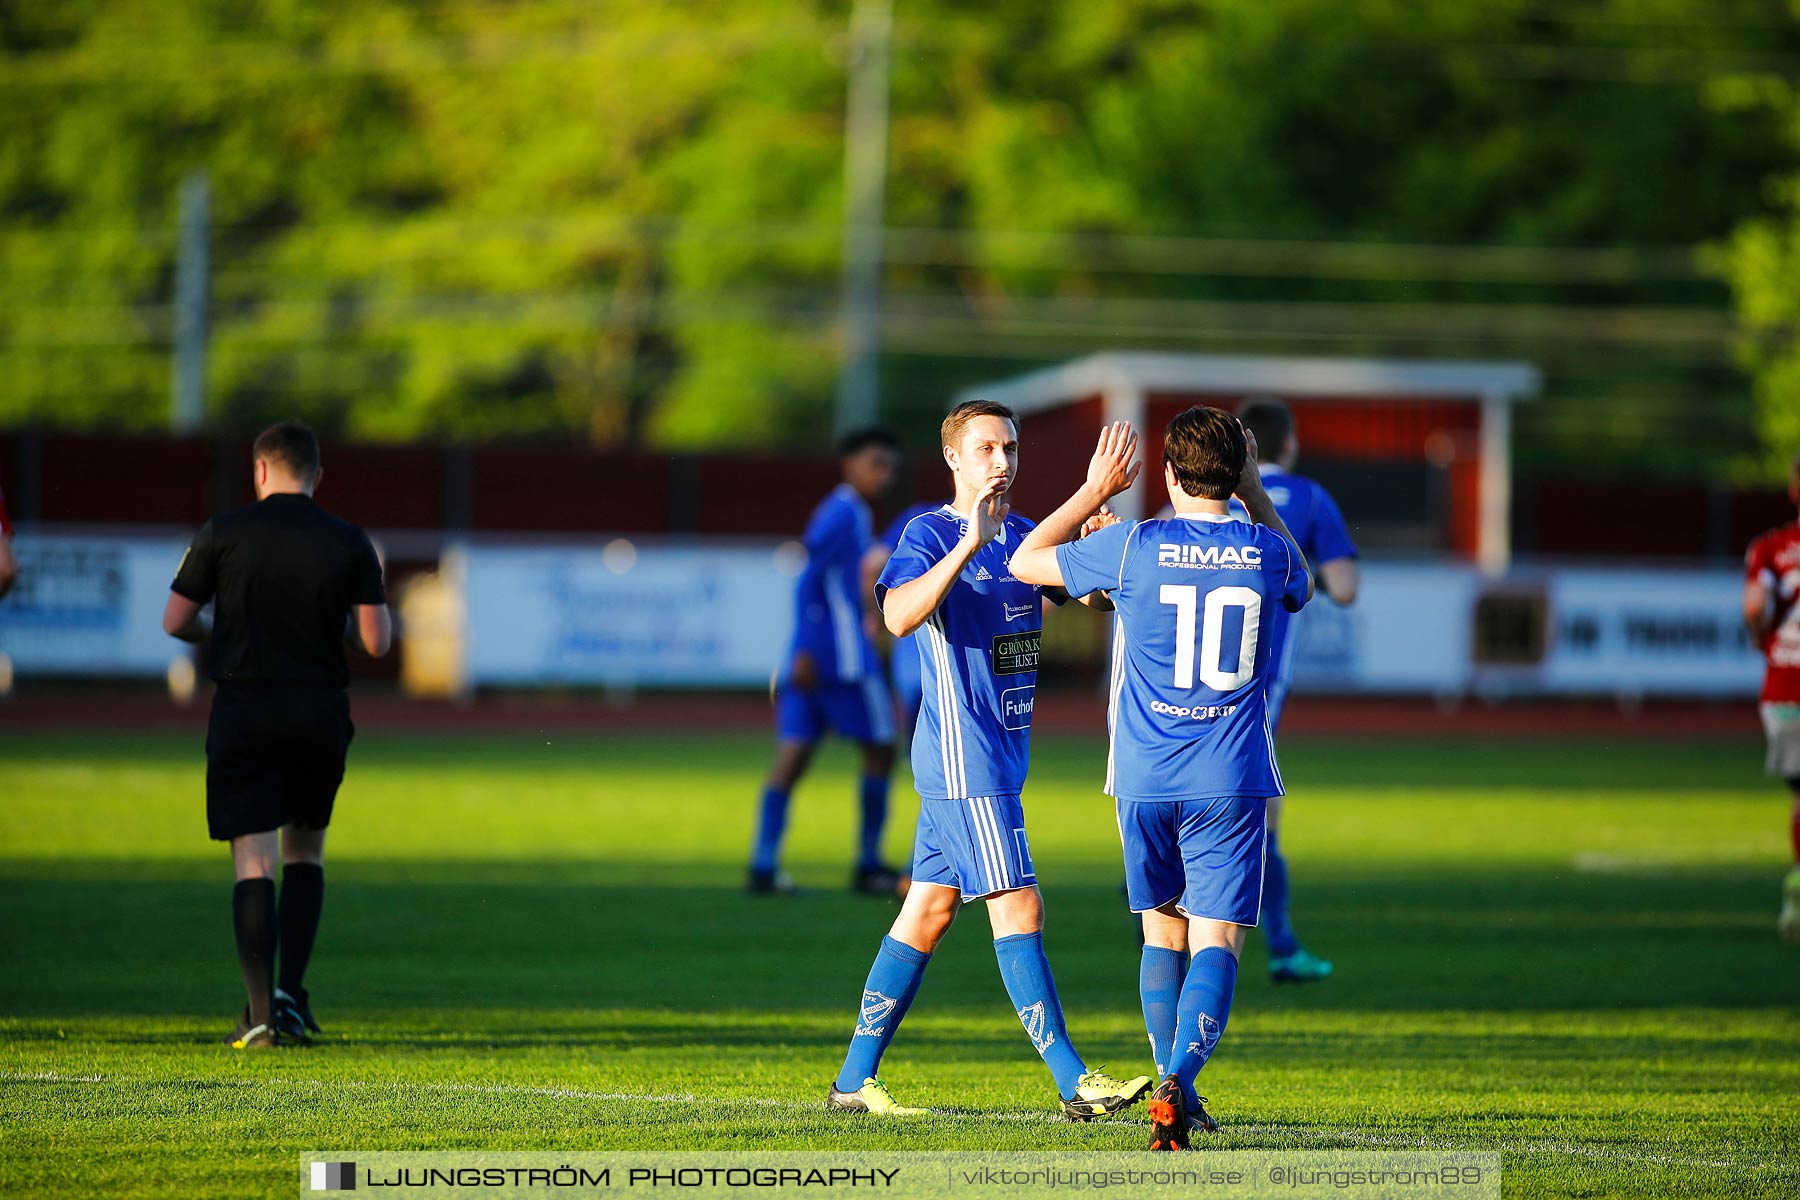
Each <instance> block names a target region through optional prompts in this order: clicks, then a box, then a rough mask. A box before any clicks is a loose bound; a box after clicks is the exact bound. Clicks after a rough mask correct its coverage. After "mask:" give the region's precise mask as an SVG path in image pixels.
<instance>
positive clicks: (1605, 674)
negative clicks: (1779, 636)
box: [1539, 569, 1763, 697]
mask: <svg viewBox="0 0 1800 1200" xmlns="http://www.w3.org/2000/svg"><path fill="white" fill-rule="evenodd" d="M1743 596H1744V584H1743V579H1742V577H1741V576H1740V575H1739V573H1738V572H1736V571H1731V570H1724V571H1608V570H1598V569H1569V570H1559V571H1557V572H1556V573H1555V574H1553V575H1551V576H1550V578H1549V597H1550V613H1551V623H1550V630H1549V633H1550V648H1549V653H1548V654H1547V655H1546V656H1545V661H1544V664H1543V668H1542V671H1541V673H1540V676H1539V682H1540V683H1541V684H1542V686H1543V688H1544V690H1546V691H1551V692H1623V693H1641V694H1644V695H1661V694H1677V695H1687V696H1693V695H1701V696H1720V697H1724V696H1754V695H1756V694H1757V692H1758V691H1759V690H1760V688H1761V686H1762V666H1763V663H1762V655H1761V654H1759V653H1758V652H1757V649H1756V647H1755V646H1753V645H1751V642H1750V635H1749V632H1748V631H1747V630H1745V628H1744V618H1743Z"/></svg>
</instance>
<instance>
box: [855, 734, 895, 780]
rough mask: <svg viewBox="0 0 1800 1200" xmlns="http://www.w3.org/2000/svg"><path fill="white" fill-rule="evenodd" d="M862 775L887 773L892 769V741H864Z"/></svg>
mask: <svg viewBox="0 0 1800 1200" xmlns="http://www.w3.org/2000/svg"><path fill="white" fill-rule="evenodd" d="M862 763H863V774H864V775H884V776H885V775H887V774H888V773H889V772H891V771H892V770H893V769H894V746H893V743H892V742H865V743H864V744H863V748H862Z"/></svg>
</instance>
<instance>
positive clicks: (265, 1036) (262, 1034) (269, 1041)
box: [225, 1006, 281, 1050]
mask: <svg viewBox="0 0 1800 1200" xmlns="http://www.w3.org/2000/svg"><path fill="white" fill-rule="evenodd" d="M225 1044H226V1045H227V1046H230V1047H231V1048H232V1049H233V1050H272V1049H274V1048H275V1047H276V1046H279V1045H281V1034H280V1033H279V1032H278V1031H277V1030H276V1028H275V1026H274V1025H273V1024H272V1023H271V1024H262V1025H257V1024H252V1023H251V1020H250V1009H249V1007H248V1006H246V1007H245V1008H244V1017H243V1020H241V1021H239V1022H238V1027H237V1028H236V1029H234V1030H232V1031H231V1036H230V1037H228V1038H226V1039H225Z"/></svg>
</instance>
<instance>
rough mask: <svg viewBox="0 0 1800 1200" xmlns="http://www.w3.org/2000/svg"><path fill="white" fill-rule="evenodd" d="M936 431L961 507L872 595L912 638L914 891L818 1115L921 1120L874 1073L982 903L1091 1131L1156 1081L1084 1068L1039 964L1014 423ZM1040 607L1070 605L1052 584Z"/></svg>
mask: <svg viewBox="0 0 1800 1200" xmlns="http://www.w3.org/2000/svg"><path fill="white" fill-rule="evenodd" d="M1116 432H1117V436H1116V437H1115V438H1114V440H1113V441H1111V442H1107V441H1103V442H1102V445H1101V449H1100V451H1099V452H1097V453H1096V454H1095V455H1094V459H1093V462H1092V463H1091V464H1090V466H1089V468H1088V474H1089V478H1090V479H1091V480H1093V481H1094V486H1095V487H1097V488H1100V489H1101V490H1107V489H1110V490H1107V494H1108V495H1112V494H1114V493H1116V492H1118V491H1121V490H1123V489H1124V488H1125V487H1126V486H1128V485H1129V484H1130V481H1131V474H1134V473H1135V468H1132V467H1131V466H1130V462H1131V447H1130V446H1129V445H1127V444H1126V438H1125V436H1124V431H1123V430H1122V429H1121V430H1119V431H1116ZM942 434H943V447H944V460H945V462H946V463H947V464H948V465H949V467H950V471H951V474H952V476H953V477H954V481H955V485H956V495H955V499H954V500H953V501H952V502H951V503H950V504H946V505H944V506H943V507H942V508H939V509H936V510H934V511H932V512H929V513H926V514H924V515H922V516H919V517H915V518H913V520H912V521H911V522H909V523H908V524H907V526H906V529H905V531H904V532H903V533H902V534H901V537H900V542H899V545H898V546H897V547H896V548H895V550H894V554H893V556H892V557H891V558H890V559H889V560H888V563H887V566H886V567H885V568H884V569H883V571H882V573H881V579H880V581H879V583H878V584H877V585H876V591H875V595H876V600H877V602H878V603H879V604H880V606H881V611H882V616H883V619H884V620H885V622H886V624H887V627H888V631H889V632H891V633H892V634H893V635H894V636H895V637H897V638H905V637H908V636H917V637H918V638H920V639H921V640H922V645H921V657H922V660H923V669H924V678H925V702H924V705H923V708H922V709H921V711H920V713H919V727H918V730H917V732H916V733H915V735H914V737H913V744H912V763H913V780H914V782H915V784H916V785H917V787H918V789H919V797H920V804H919V826H918V832H917V833H916V835H915V836H914V841H913V866H912V873H913V883H912V890H911V891H910V892H908V893H907V897H906V902H905V904H904V905H902V906H901V909H900V916H899V917H898V919H896V920H895V921H894V924H893V928H892V929H891V930H890V931H889V932H888V936H886V937H885V938H883V939H882V940H881V950H880V952H879V953H878V954H877V955H876V956H875V964H874V966H873V967H872V968H870V971H869V977H868V981H867V982H866V983H865V984H864V985H863V993H862V1005H861V1007H860V1009H859V1010H858V1013H857V1020H856V1027H855V1031H854V1033H852V1035H851V1037H850V1048H849V1052H848V1053H847V1054H846V1055H845V1057H844V1065H843V1067H842V1069H841V1070H840V1071H839V1072H838V1076H837V1078H836V1079H835V1080H833V1081H832V1084H831V1090H830V1092H829V1093H828V1095H827V1097H826V1107H827V1108H832V1109H838V1110H842V1111H848V1112H863V1113H879V1114H883V1115H890V1116H891V1115H908V1114H918V1113H921V1112H923V1111H924V1110H922V1109H917V1108H905V1107H902V1106H901V1105H899V1104H898V1103H896V1102H895V1100H894V1098H893V1096H892V1094H890V1093H889V1092H888V1090H887V1087H886V1086H885V1085H884V1084H883V1083H882V1082H881V1080H880V1078H879V1077H878V1075H877V1074H876V1072H877V1070H878V1068H879V1067H880V1063H881V1056H882V1053H883V1052H884V1051H885V1050H886V1049H887V1047H888V1044H889V1043H890V1042H891V1041H892V1040H893V1037H894V1033H895V1031H896V1030H897V1029H898V1028H899V1027H900V1022H901V1020H902V1019H903V1018H904V1017H905V1016H906V1011H907V1009H908V1007H909V1006H910V1005H911V1004H912V1001H913V997H914V996H915V995H916V994H917V993H918V990H919V983H920V981H921V980H923V978H924V976H925V967H926V964H928V963H929V962H930V961H931V954H932V951H933V950H935V949H936V948H937V944H938V942H939V941H940V940H941V939H942V938H943V936H944V934H945V933H946V932H947V931H948V930H949V928H950V923H951V921H952V920H954V919H955V917H956V913H957V910H958V909H959V908H960V907H961V906H962V905H963V904H966V903H967V902H969V901H971V900H979V899H985V900H986V901H987V909H988V919H989V922H990V923H991V924H992V926H993V930H994V954H995V956H996V957H997V958H998V959H999V962H1000V975H1001V978H1002V979H1003V980H1004V982H1005V984H1006V991H1007V994H1008V995H1009V996H1010V997H1011V998H1012V1005H1013V1009H1014V1010H1015V1011H1016V1012H1017V1013H1018V1015H1019V1020H1020V1022H1021V1023H1022V1024H1023V1025H1024V1026H1025V1032H1026V1035H1027V1036H1028V1037H1029V1038H1030V1039H1031V1044H1032V1046H1033V1047H1035V1048H1036V1050H1037V1052H1038V1053H1039V1054H1040V1055H1042V1056H1043V1059H1044V1063H1045V1065H1047V1066H1048V1067H1049V1068H1050V1072H1051V1074H1052V1075H1053V1076H1054V1077H1055V1079H1056V1087H1057V1091H1058V1093H1059V1094H1060V1095H1061V1097H1062V1107H1063V1113H1064V1115H1066V1116H1067V1117H1069V1118H1070V1119H1071V1120H1077V1121H1089V1120H1093V1119H1094V1118H1096V1117H1103V1116H1106V1115H1108V1114H1110V1113H1114V1112H1118V1111H1120V1110H1121V1109H1124V1108H1126V1107H1129V1106H1130V1105H1131V1104H1134V1103H1136V1102H1137V1101H1138V1100H1139V1099H1141V1098H1142V1097H1143V1095H1144V1093H1146V1092H1147V1091H1149V1090H1150V1085H1151V1083H1152V1082H1153V1081H1152V1080H1151V1079H1149V1078H1148V1077H1145V1076H1140V1077H1139V1078H1137V1079H1131V1080H1119V1079H1114V1078H1112V1077H1111V1076H1109V1075H1107V1074H1105V1073H1104V1072H1103V1071H1101V1070H1099V1069H1098V1068H1096V1069H1092V1070H1090V1069H1089V1068H1088V1065H1087V1063H1086V1062H1084V1061H1083V1059H1082V1058H1081V1056H1080V1055H1079V1054H1077V1053H1076V1052H1075V1049H1074V1047H1073V1046H1072V1045H1070V1043H1069V1031H1068V1029H1067V1028H1066V1027H1065V1025H1064V1022H1063V1012H1062V1002H1061V1001H1060V1000H1059V999H1058V998H1057V994H1056V983H1055V981H1054V980H1053V979H1052V978H1051V974H1050V963H1049V960H1048V959H1047V958H1046V957H1045V955H1044V936H1043V929H1044V902H1043V897H1042V896H1040V895H1039V894H1038V888H1037V869H1036V867H1035V866H1034V865H1033V864H1032V861H1031V849H1030V847H1029V845H1028V844H1027V843H1026V840H1025V810H1024V808H1023V807H1022V805H1021V803H1020V792H1021V791H1022V790H1023V788H1024V786H1025V767H1026V758H1027V755H1028V754H1029V751H1030V748H1031V713H1032V707H1033V700H1034V698H1035V692H1036V688H1037V665H1038V648H1039V644H1040V642H1041V639H1042V635H1043V603H1042V602H1043V599H1044V597H1045V594H1046V592H1045V589H1043V588H1039V587H1035V586H1033V585H1031V584H1028V583H1023V582H1021V581H1020V580H1018V579H1016V578H1014V576H1013V572H1012V570H1011V569H1010V566H1009V560H1010V559H1011V557H1012V554H1013V552H1014V551H1015V550H1017V549H1018V547H1019V544H1020V542H1021V541H1022V540H1023V539H1024V537H1025V535H1026V534H1027V533H1028V532H1030V530H1031V529H1032V524H1031V522H1030V521H1027V520H1025V519H1024V518H1023V517H1020V516H1016V515H1014V514H1013V513H1012V512H1011V510H1010V506H1009V505H1008V504H1007V501H1006V494H1007V491H1008V489H1010V488H1011V487H1012V484H1013V480H1014V478H1015V477H1016V476H1017V474H1018V467H1019V436H1018V424H1017V421H1016V420H1015V418H1014V417H1013V414H1012V411H1011V410H1010V409H1008V408H1006V407H1005V406H1004V405H1000V404H995V403H992V402H989V401H981V400H976V401H970V402H968V403H965V404H960V405H958V406H957V407H956V408H955V409H953V410H952V411H951V413H950V415H949V416H948V417H946V418H945V420H944V425H943V430H942ZM1096 507H1098V506H1096ZM1089 515H1090V514H1088V513H1083V514H1082V515H1081V517H1080V518H1078V519H1075V520H1074V521H1072V522H1070V523H1068V524H1067V525H1066V526H1062V525H1052V526H1051V527H1050V529H1049V532H1050V534H1051V535H1052V536H1053V537H1054V538H1055V539H1056V540H1058V541H1066V540H1068V539H1070V538H1074V537H1076V536H1078V535H1079V533H1080V532H1081V530H1082V528H1083V522H1084V521H1085V520H1087V518H1088V517H1089ZM1050 598H1051V599H1052V600H1054V601H1057V602H1060V601H1062V600H1064V599H1066V598H1067V597H1066V594H1065V593H1064V592H1063V591H1062V590H1061V589H1056V590H1054V591H1053V592H1052V593H1051V595H1050Z"/></svg>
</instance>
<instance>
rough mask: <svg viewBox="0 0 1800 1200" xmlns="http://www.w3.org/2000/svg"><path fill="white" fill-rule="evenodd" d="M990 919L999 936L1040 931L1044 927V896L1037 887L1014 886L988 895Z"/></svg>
mask: <svg viewBox="0 0 1800 1200" xmlns="http://www.w3.org/2000/svg"><path fill="white" fill-rule="evenodd" d="M987 904H988V921H989V922H990V923H991V924H992V925H993V927H994V936H995V937H997V938H1003V937H1012V936H1014V935H1016V934H1021V933H1038V932H1041V931H1042V930H1043V928H1044V897H1043V894H1042V893H1040V892H1039V891H1038V890H1037V888H1035V887H1027V888H1014V889H1013V890H1011V891H1007V892H1000V893H998V894H997V895H994V896H990V897H988V902H987Z"/></svg>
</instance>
